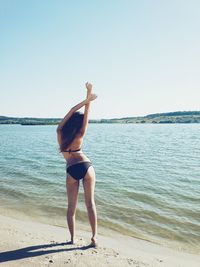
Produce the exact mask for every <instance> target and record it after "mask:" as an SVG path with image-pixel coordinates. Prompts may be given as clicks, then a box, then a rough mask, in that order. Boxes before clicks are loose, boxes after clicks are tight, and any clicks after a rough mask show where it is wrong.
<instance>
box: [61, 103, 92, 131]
mask: <svg viewBox="0 0 200 267" xmlns="http://www.w3.org/2000/svg"><path fill="white" fill-rule="evenodd" d="M90 101H91V100H90V99H89V98H87V99H85V100H83V101H82V102H80V103H78V104H77V105H76V106H74V107H73V108H71V109H70V111H69V112H68V113H67V114H66V115H65V117H64V118H63V119H62V121H61V122H60V123H59V124H58V127H57V132H59V131H61V130H62V128H63V126H64V125H65V123H66V122H67V121H68V120H69V118H70V117H71V116H72V114H73V113H74V112H76V111H77V110H79V109H80V108H82V107H83V106H85V105H86V104H89V102H90Z"/></svg>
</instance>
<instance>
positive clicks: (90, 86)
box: [85, 82, 92, 93]
mask: <svg viewBox="0 0 200 267" xmlns="http://www.w3.org/2000/svg"><path fill="white" fill-rule="evenodd" d="M85 87H86V89H87V91H88V93H91V92H92V84H91V83H89V82H86V84H85Z"/></svg>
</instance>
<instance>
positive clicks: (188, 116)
mask: <svg viewBox="0 0 200 267" xmlns="http://www.w3.org/2000/svg"><path fill="white" fill-rule="evenodd" d="M60 121H61V118H29V117H24V118H18V117H6V116H0V124H21V125H57V124H58V123H59V122H60ZM90 123H154V124H156V123H200V111H176V112H167V113H155V114H149V115H146V116H139V117H126V118H114V119H99V120H90Z"/></svg>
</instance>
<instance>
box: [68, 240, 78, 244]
mask: <svg viewBox="0 0 200 267" xmlns="http://www.w3.org/2000/svg"><path fill="white" fill-rule="evenodd" d="M77 241H78V240H77V239H71V241H67V242H66V244H67V245H75V244H76V243H77Z"/></svg>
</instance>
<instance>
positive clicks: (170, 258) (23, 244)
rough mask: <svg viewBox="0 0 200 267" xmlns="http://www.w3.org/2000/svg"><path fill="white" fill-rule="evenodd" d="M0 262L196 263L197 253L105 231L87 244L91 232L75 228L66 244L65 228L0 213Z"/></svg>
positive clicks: (176, 266)
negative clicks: (74, 234) (95, 244)
mask: <svg viewBox="0 0 200 267" xmlns="http://www.w3.org/2000/svg"><path fill="white" fill-rule="evenodd" d="M0 221H1V227H0V236H1V242H0V262H1V266H81V267H82V266H96V267H98V266H115V267H116V266H120V267H121V266H123V267H125V266H137V267H144V266H154V267H155V266H163V267H164V266H165V267H186V266H187V267H192V266H193V267H197V266H199V262H200V255H194V254H189V253H185V252H180V251H175V250H172V249H169V248H166V247H162V246H159V245H157V244H153V243H150V242H148V241H144V240H139V239H135V238H131V237H128V236H123V235H120V234H117V233H115V232H111V231H108V232H106V233H105V234H102V233H101V234H100V235H99V238H98V240H99V247H98V248H97V249H94V248H88V244H89V241H90V233H89V232H87V231H83V230H78V229H77V243H76V244H75V245H68V244H67V243H66V242H67V238H68V231H67V229H66V228H63V227H58V226H52V225H47V224H42V223H38V222H30V221H24V220H19V219H15V218H10V217H6V216H3V215H0Z"/></svg>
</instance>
